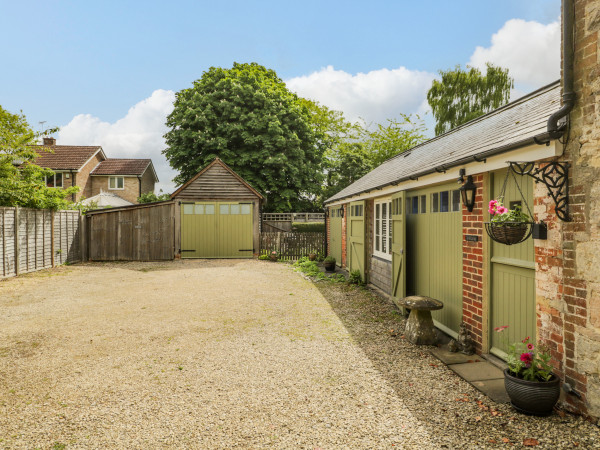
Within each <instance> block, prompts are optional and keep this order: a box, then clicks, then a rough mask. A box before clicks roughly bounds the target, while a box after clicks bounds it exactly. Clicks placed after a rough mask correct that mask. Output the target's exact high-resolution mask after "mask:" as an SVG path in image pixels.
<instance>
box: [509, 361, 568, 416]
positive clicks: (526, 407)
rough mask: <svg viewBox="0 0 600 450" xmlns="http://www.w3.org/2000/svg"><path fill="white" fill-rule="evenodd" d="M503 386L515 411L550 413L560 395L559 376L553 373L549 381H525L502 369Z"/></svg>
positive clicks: (537, 413) (538, 413)
mask: <svg viewBox="0 0 600 450" xmlns="http://www.w3.org/2000/svg"><path fill="white" fill-rule="evenodd" d="M504 387H505V388H506V393H507V394H508V396H509V397H510V403H511V405H512V406H513V407H514V408H515V409H516V410H517V411H519V412H521V413H523V414H531V415H534V416H547V415H550V414H552V409H553V408H554V405H556V402H557V401H558V397H559V396H560V378H558V377H557V376H556V375H554V374H552V377H551V378H550V380H549V381H526V380H523V379H521V378H518V377H515V376H514V375H512V374H511V373H510V371H509V370H508V369H504Z"/></svg>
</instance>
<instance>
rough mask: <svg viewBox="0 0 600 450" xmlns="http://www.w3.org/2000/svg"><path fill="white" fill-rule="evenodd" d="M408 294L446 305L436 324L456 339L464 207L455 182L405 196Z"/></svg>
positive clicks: (459, 313) (460, 303) (440, 312)
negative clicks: (435, 300)
mask: <svg viewBox="0 0 600 450" xmlns="http://www.w3.org/2000/svg"><path fill="white" fill-rule="evenodd" d="M405 202H406V208H405V211H406V241H407V246H406V248H407V269H406V274H407V281H406V283H407V294H409V295H425V296H428V297H432V298H436V299H438V300H440V301H442V302H443V303H444V307H443V308H442V309H441V310H438V311H433V312H432V317H433V320H434V323H435V325H436V326H437V327H438V328H441V329H442V330H444V331H445V332H446V333H448V334H450V335H452V336H454V337H456V336H457V332H458V328H459V325H460V322H461V320H462V205H461V203H460V193H459V191H458V189H457V186H456V183H449V184H444V185H438V186H431V187H427V188H424V189H419V190H415V191H410V192H407V193H406V200H405Z"/></svg>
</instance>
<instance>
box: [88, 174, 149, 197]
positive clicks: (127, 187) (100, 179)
mask: <svg viewBox="0 0 600 450" xmlns="http://www.w3.org/2000/svg"><path fill="white" fill-rule="evenodd" d="M90 178H91V179H92V189H91V193H92V196H94V195H98V194H99V193H100V192H101V191H104V192H110V193H111V194H116V195H118V196H119V197H121V198H122V199H124V200H127V201H130V202H131V203H137V198H138V197H139V196H140V182H139V179H138V177H123V178H124V179H123V189H109V188H108V178H109V177H108V176H98V175H95V176H93V177H90Z"/></svg>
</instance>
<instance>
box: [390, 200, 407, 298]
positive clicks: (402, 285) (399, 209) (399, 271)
mask: <svg viewBox="0 0 600 450" xmlns="http://www.w3.org/2000/svg"><path fill="white" fill-rule="evenodd" d="M405 203H406V196H405V192H404V191H402V192H398V193H396V194H394V195H393V196H392V297H394V298H398V299H399V298H403V297H406V261H405V255H406V251H405V246H406V217H405V215H404V211H405V208H404V205H405Z"/></svg>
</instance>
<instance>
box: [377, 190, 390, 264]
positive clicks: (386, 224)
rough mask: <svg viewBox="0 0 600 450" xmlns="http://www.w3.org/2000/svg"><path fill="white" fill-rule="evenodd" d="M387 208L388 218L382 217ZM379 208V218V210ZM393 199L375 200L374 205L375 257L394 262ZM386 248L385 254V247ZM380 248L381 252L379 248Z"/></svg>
mask: <svg viewBox="0 0 600 450" xmlns="http://www.w3.org/2000/svg"><path fill="white" fill-rule="evenodd" d="M382 205H386V206H385V210H386V217H385V219H384V218H383V217H382V214H383V209H384V208H383V207H382ZM378 207H379V218H377V209H378ZM391 212H392V199H391V198H385V199H381V200H375V201H374V204H373V255H374V256H377V257H379V258H382V259H386V260H388V261H391V260H392V246H391V242H390V241H391V227H392V214H391ZM384 246H385V252H384V251H383V247H384ZM378 247H379V250H377V248H378Z"/></svg>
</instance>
